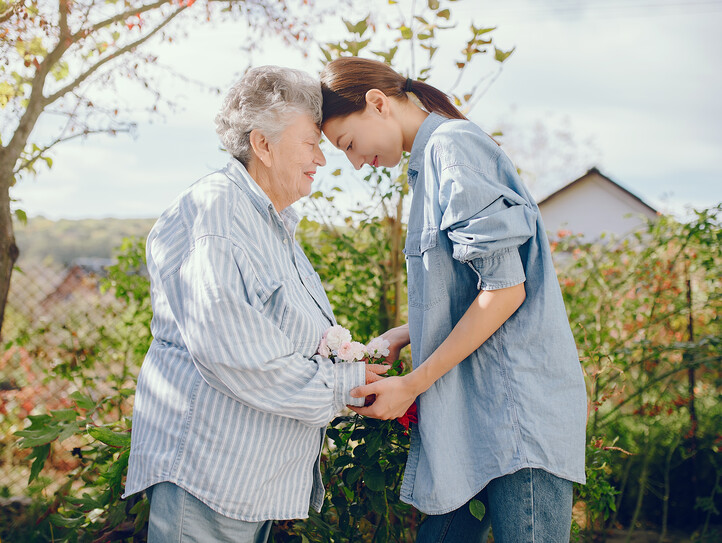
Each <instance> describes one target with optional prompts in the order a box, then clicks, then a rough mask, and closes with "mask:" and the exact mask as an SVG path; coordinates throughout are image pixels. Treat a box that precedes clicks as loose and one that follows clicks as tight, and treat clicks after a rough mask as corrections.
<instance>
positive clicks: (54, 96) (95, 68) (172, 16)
mask: <svg viewBox="0 0 722 543" xmlns="http://www.w3.org/2000/svg"><path fill="white" fill-rule="evenodd" d="M185 9H187V6H182V7H180V8H178V9H177V10H175V11H174V12H173V13H172V14H170V15H169V16H168V17H167V18H166V19H165V21H163V22H162V23H160V24H159V25H158V26H156V27H155V28H154V29H153V30H152V31H151V32H149V33H148V34H146V35H145V36H143V37H141V38H139V39H137V40H136V41H134V42H132V43H129V44H128V45H126V46H125V47H122V48H120V49H118V50H117V51H115V52H114V53H112V54H111V55H108V56H107V57H105V58H104V59H103V60H101V61H99V62H98V63H97V64H95V65H93V66H91V67H90V68H88V69H87V70H86V71H85V72H83V73H82V74H81V75H79V76H78V77H77V78H76V79H75V80H73V81H71V82H70V83H68V84H67V85H66V86H65V87H63V88H62V89H60V90H59V91H58V92H56V93H55V94H52V95H51V96H48V97H47V98H46V99H45V105H48V104H51V103H53V102H55V101H56V100H57V99H58V98H60V97H62V96H64V95H65V94H67V93H68V92H70V91H71V90H73V89H75V88H77V87H78V86H79V85H80V84H81V83H83V81H85V80H86V79H88V77H90V76H91V75H93V74H94V73H95V72H97V71H98V70H99V69H100V68H101V67H103V66H104V65H105V64H107V63H108V62H110V61H111V60H114V59H116V58H118V57H120V56H122V55H124V54H125V53H127V52H129V51H132V50H133V49H135V48H136V47H138V46H139V45H141V44H143V43H145V42H146V41H148V40H149V39H150V38H151V37H153V36H154V35H155V34H156V33H157V32H158V31H160V30H161V29H162V28H164V27H165V26H166V25H167V24H168V23H170V22H171V21H172V20H173V19H175V18H176V17H177V16H178V15H179V14H180V13H181V12H182V11H184V10H185Z"/></svg>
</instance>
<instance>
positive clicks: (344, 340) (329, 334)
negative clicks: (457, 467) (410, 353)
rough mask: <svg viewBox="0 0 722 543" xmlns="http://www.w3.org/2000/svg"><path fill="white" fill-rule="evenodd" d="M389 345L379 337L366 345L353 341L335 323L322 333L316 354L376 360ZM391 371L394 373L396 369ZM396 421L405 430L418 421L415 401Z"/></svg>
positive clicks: (347, 360)
mask: <svg viewBox="0 0 722 543" xmlns="http://www.w3.org/2000/svg"><path fill="white" fill-rule="evenodd" d="M389 345H390V344H389V342H388V341H387V340H385V339H383V338H380V337H376V338H374V339H372V340H371V341H369V342H368V344H367V345H364V344H363V343H360V342H358V341H353V340H352V338H351V332H349V331H348V330H347V329H346V328H344V327H343V326H340V325H338V324H337V325H335V326H331V327H330V328H328V329H327V330H326V332H325V333H324V334H323V337H322V338H321V342H320V343H319V346H318V354H320V355H321V356H325V357H326V358H332V359H335V360H336V361H337V362H356V361H361V360H368V361H378V359H383V358H386V357H387V356H388V355H389ZM394 370H395V368H394ZM393 373H394V374H395V373H396V371H393ZM396 421H397V422H398V423H399V424H401V425H402V426H403V427H404V428H405V429H406V431H408V430H409V424H410V423H413V424H416V423H417V422H418V418H417V412H416V403H413V404H411V407H410V408H409V409H408V411H407V412H406V413H405V414H404V415H403V416H402V417H399V418H398V419H396Z"/></svg>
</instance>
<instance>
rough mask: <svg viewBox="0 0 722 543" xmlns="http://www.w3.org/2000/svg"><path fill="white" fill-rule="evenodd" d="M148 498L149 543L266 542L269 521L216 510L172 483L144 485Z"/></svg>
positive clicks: (269, 528)
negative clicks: (148, 486)
mask: <svg viewBox="0 0 722 543" xmlns="http://www.w3.org/2000/svg"><path fill="white" fill-rule="evenodd" d="M146 494H147V495H148V499H150V518H149V519H148V543H171V542H173V543H190V542H198V543H210V542H215V541H227V542H229V543H230V542H233V543H266V541H268V535H269V534H270V532H271V524H272V521H270V520H267V521H263V522H244V521H242V520H234V519H232V518H229V517H226V516H224V515H221V514H220V513H217V512H216V511H214V510H213V509H211V508H210V507H208V506H207V505H206V504H204V503H203V502H202V501H200V500H199V499H198V498H196V497H195V496H193V495H192V494H190V493H188V492H186V491H185V490H183V489H182V488H180V487H179V486H177V485H174V484H173V483H169V482H164V483H158V484H156V485H153V486H152V487H150V488H148V489H146Z"/></svg>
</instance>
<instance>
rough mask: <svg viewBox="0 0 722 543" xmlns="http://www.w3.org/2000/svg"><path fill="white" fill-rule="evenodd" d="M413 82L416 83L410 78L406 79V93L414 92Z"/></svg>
mask: <svg viewBox="0 0 722 543" xmlns="http://www.w3.org/2000/svg"><path fill="white" fill-rule="evenodd" d="M413 82H414V80H413V79H411V78H410V77H407V78H406V84H405V85H404V92H412V91H411V85H412V83H413Z"/></svg>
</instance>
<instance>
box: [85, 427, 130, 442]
mask: <svg viewBox="0 0 722 543" xmlns="http://www.w3.org/2000/svg"><path fill="white" fill-rule="evenodd" d="M88 433H89V434H90V435H91V436H93V437H94V438H95V439H97V440H98V441H102V442H103V443H105V444H106V445H110V446H111V447H127V446H129V445H130V432H114V431H113V430H111V429H110V428H107V427H105V426H91V427H90V428H88Z"/></svg>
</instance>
